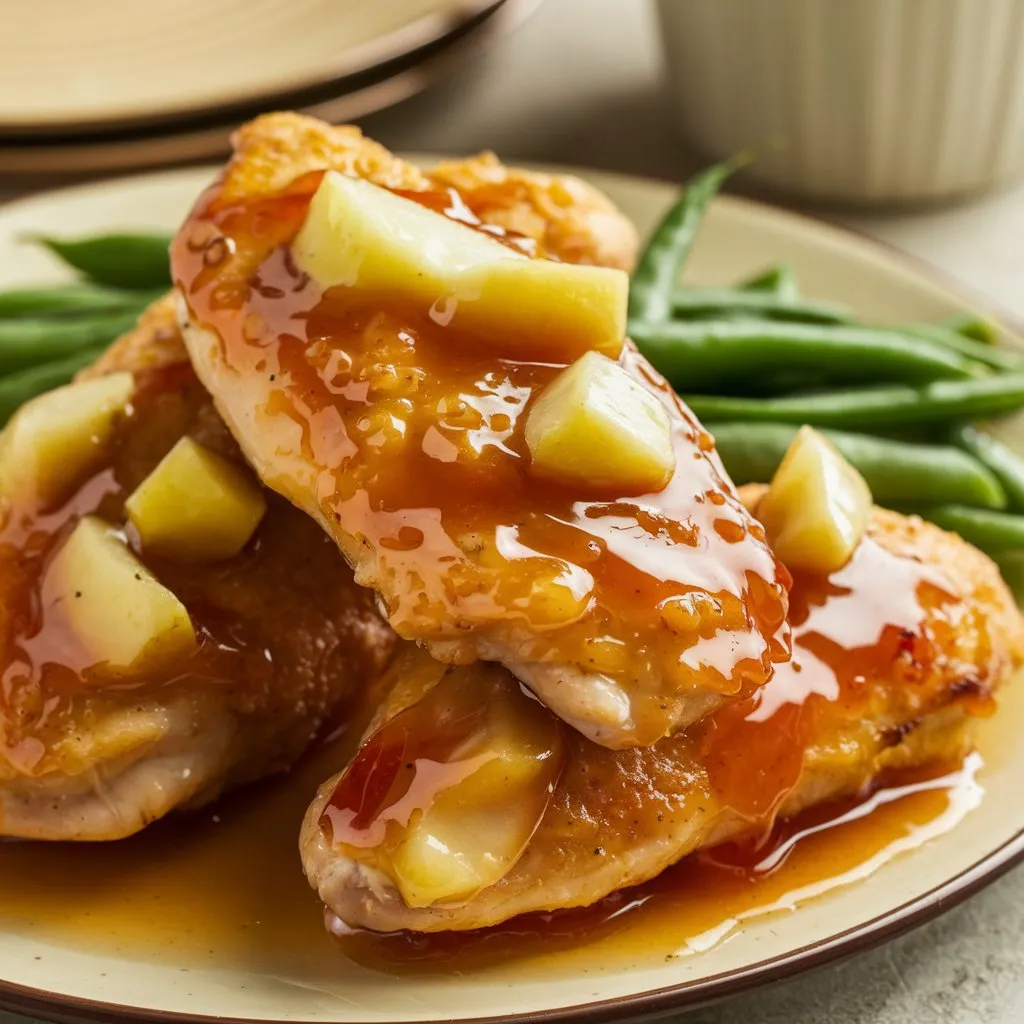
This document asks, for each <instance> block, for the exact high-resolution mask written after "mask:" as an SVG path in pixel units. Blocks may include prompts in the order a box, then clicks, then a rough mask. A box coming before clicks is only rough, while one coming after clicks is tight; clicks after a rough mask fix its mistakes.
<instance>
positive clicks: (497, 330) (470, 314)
mask: <svg viewBox="0 0 1024 1024" xmlns="http://www.w3.org/2000/svg"><path fill="white" fill-rule="evenodd" d="M292 255H293V258H294V260H295V263H296V265H297V266H298V267H299V268H300V269H301V270H303V271H305V272H306V273H308V274H309V275H310V277H312V278H313V279H314V280H315V281H317V282H318V283H319V284H320V285H321V287H323V288H333V287H338V286H343V287H347V288H358V289H360V290H362V291H365V292H368V293H382V294H385V295H400V296H406V297H408V298H410V299H413V300H416V301H419V302H421V303H422V306H423V309H424V311H427V310H431V312H432V315H433V316H434V318H435V320H437V321H438V322H442V323H444V324H449V323H450V324H451V325H452V326H453V327H455V328H459V329H465V330H467V331H472V332H475V333H477V334H479V336H480V338H481V340H482V341H484V342H493V343H494V344H495V345H497V346H499V347H502V348H505V349H507V350H509V351H516V352H522V351H526V350H529V351H532V352H534V353H543V354H551V353H562V354H565V355H566V358H567V359H569V358H572V357H574V356H575V355H578V354H579V353H581V352H585V351H588V350H591V349H594V350H596V351H599V352H604V353H606V354H608V355H610V356H613V357H614V356H617V355H618V354H619V352H620V351H621V349H622V343H623V339H624V335H625V330H626V303H627V298H628V290H629V280H628V278H627V276H626V274H625V273H624V272H623V271H621V270H614V269H610V268H607V267H589V266H577V265H573V264H569V263H558V262H556V261H554V260H545V259H536V260H535V259H530V258H528V257H527V256H525V255H523V254H522V253H519V252H516V251H514V250H512V249H510V248H509V247H508V246H506V245H503V244H502V243H501V242H499V241H497V240H496V239H495V238H494V237H493V236H491V235H489V234H487V233H486V232H483V231H478V230H475V229H474V228H472V227H470V226H468V225H466V224H460V223H458V222H457V221H454V220H452V219H450V218H449V217H446V216H444V215H443V214H440V213H435V212H434V211H433V210H430V209H428V208H427V207H425V206H422V205H420V204H419V203H416V202H414V201H413V200H411V199H407V198H405V197H403V196H399V195H396V194H394V193H393V192H389V191H388V190H387V189H384V188H380V187H378V186H376V185H373V184H371V183H370V182H368V181H363V180H361V179H357V178H349V177H346V176H345V175H343V174H339V173H338V172H337V171H328V172H327V173H326V174H325V175H324V177H323V181H322V182H321V184H320V187H319V188H318V190H317V192H316V195H314V197H313V200H312V202H311V203H310V207H309V212H308V214H307V216H306V221H305V223H304V224H303V226H302V228H301V229H300V231H299V233H298V235H297V236H296V238H295V241H294V242H293V244H292Z"/></svg>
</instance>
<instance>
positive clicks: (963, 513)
mask: <svg viewBox="0 0 1024 1024" xmlns="http://www.w3.org/2000/svg"><path fill="white" fill-rule="evenodd" d="M917 511H918V514H919V515H920V516H921V517H922V518H924V519H928V520H930V521H931V522H933V523H935V525H936V526H941V527H942V528H943V529H944V530H950V531H951V532H953V533H958V534H959V535H960V536H961V537H963V539H964V540H966V541H968V542H969V543H971V544H973V545H974V546H975V547H976V548H981V550H982V551H984V552H985V553H986V554H989V555H993V554H998V553H1000V552H1003V551H1012V550H1015V549H1019V548H1024V516H1018V515H1014V514H1012V513H1010V512H993V511H991V510H990V509H981V508H967V507H966V506H964V505H935V506H930V507H927V508H921V509H918V510H917Z"/></svg>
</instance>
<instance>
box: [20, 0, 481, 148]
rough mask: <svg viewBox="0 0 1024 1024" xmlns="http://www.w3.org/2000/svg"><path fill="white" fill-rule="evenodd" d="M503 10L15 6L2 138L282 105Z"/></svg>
mask: <svg viewBox="0 0 1024 1024" xmlns="http://www.w3.org/2000/svg"><path fill="white" fill-rule="evenodd" d="M496 2H497V0H288V2H286V3H282V2H281V0H172V2H166V0H149V2H142V3H140V2H139V0H91V2H89V3H67V2H66V0H4V13H3V26H4V31H3V32H0V131H5V132H34V131H36V132H37V131H63V132H71V131H75V132H79V131H96V130H109V129H111V128H119V127H124V126H126V125H129V124H151V123H153V122H157V121H166V120H168V119H170V118H174V117H181V116H183V115H196V114H208V113H210V112H212V111H215V110H218V109H224V108H226V107H231V106H238V105H246V106H255V105H257V104H258V103H259V102H260V100H261V98H264V97H267V98H269V97H275V96H279V95H281V94H284V93H288V92H293V91H296V90H300V89H308V88H310V87H313V86H317V85H320V84H322V83H325V82H330V81H336V80H339V79H342V78H344V77H346V76H349V75H353V74H357V73H360V72H364V71H367V70H370V69H372V68H374V67H377V66H378V65H380V64H383V63H385V62H386V61H390V60H395V59H397V58H400V57H402V56H404V55H406V54H409V53H411V52H413V51H414V50H416V49H419V48H420V47H423V46H426V45H429V44H430V43H432V42H435V41H437V40H438V39H441V38H443V37H444V36H445V35H447V34H448V33H450V32H452V31H454V30H455V29H457V28H458V27H459V26H460V25H463V24H465V22H466V21H468V20H469V19H470V18H472V17H474V16H476V15H478V14H480V13H481V12H483V11H485V10H487V9H488V8H489V7H493V6H494V4H495V3H496Z"/></svg>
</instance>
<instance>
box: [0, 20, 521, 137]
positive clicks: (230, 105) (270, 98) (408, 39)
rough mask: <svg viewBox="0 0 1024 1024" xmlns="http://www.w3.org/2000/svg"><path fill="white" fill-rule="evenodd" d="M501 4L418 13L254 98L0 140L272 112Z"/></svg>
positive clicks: (241, 92)
mask: <svg viewBox="0 0 1024 1024" xmlns="http://www.w3.org/2000/svg"><path fill="white" fill-rule="evenodd" d="M504 2H505V0H458V5H457V7H454V8H452V9H450V10H445V11H431V12H429V13H427V14H422V15H420V16H419V17H417V18H415V19H414V20H413V21H410V22H408V23H407V24H405V25H402V26H400V27H399V28H396V29H393V30H392V31H390V32H386V33H384V34H383V35H382V36H379V37H378V38H375V39H369V40H367V41H366V42H364V43H361V44H360V45H358V46H356V47H355V48H354V49H353V50H351V51H349V52H348V54H347V55H345V56H344V57H343V58H342V59H341V60H339V61H338V62H337V63H335V64H333V65H331V64H328V63H327V62H325V63H324V64H323V65H322V66H321V68H320V70H319V71H316V72H312V71H310V72H306V73H304V74H303V73H293V74H291V75H284V76H281V77H280V78H279V79H278V80H276V81H275V83H274V85H273V86H272V87H270V88H269V89H266V91H264V92H261V93H260V95H259V96H258V97H256V96H254V95H253V94H252V92H251V91H250V90H245V89H238V88H236V89H235V90H233V91H230V90H225V91H224V92H223V93H222V94H221V95H220V96H219V97H217V98H216V99H214V98H212V97H207V98H206V99H205V100H204V99H198V98H197V99H195V100H193V101H189V102H187V103H185V104H183V105H181V106H174V105H173V104H168V105H167V106H166V108H164V109H160V110H159V111H156V112H154V111H152V110H148V111H142V110H139V111H138V112H137V113H130V114H127V113H126V114H121V115H117V116H114V117H109V118H104V117H99V118H88V117H86V118H80V119H76V118H70V119H69V118H63V119H62V118H53V117H51V118H46V119H44V120H37V121H30V122H23V121H19V120H10V119H6V118H5V119H0V138H2V137H3V136H5V135H8V136H17V137H20V138H25V137H27V136H35V137H37V138H38V139H39V141H43V140H44V139H46V138H51V139H53V138H55V137H60V136H61V135H68V134H74V135H78V134H80V133H86V132H104V133H106V132H113V131H119V130H122V129H131V128H136V127H139V126H154V127H155V126H158V125H164V126H168V127H170V126H173V124H174V123H175V121H179V120H183V119H187V118H190V117H195V116H197V115H203V116H206V115H211V114H218V113H223V114H228V113H230V111H231V110H233V109H236V108H238V107H239V106H240V105H244V106H247V107H251V106H254V105H256V104H257V101H258V102H259V103H260V104H262V105H263V106H264V107H265V108H269V107H273V106H274V104H275V103H278V102H280V100H281V99H283V98H286V97H288V96H289V95H292V94H294V93H298V92H303V91H305V90H308V89H312V88H314V87H322V88H328V87H331V86H337V88H338V89H339V90H342V89H343V88H344V86H345V83H346V82H347V81H348V80H349V79H352V78H356V77H358V76H360V75H365V74H367V73H370V72H372V71H373V70H374V69H376V68H380V67H382V66H384V65H387V64H389V63H391V62H394V61H400V60H403V59H406V58H410V57H412V56H413V55H414V54H416V53H417V52H418V51H420V50H423V49H426V48H428V47H429V46H431V45H433V44H436V43H439V42H442V41H443V40H444V39H446V38H447V37H448V36H450V35H453V34H454V33H456V32H458V30H459V29H460V28H462V27H464V26H466V25H468V24H469V23H470V22H472V21H474V20H475V19H477V18H481V17H483V16H485V15H486V14H488V13H491V12H493V10H495V9H496V8H498V7H500V6H501V4H502V3H504Z"/></svg>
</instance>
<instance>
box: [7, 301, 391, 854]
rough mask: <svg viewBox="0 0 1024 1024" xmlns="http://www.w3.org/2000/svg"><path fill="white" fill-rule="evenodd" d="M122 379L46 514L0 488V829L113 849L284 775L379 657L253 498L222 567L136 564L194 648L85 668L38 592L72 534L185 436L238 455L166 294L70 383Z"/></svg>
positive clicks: (118, 608)
mask: <svg viewBox="0 0 1024 1024" xmlns="http://www.w3.org/2000/svg"><path fill="white" fill-rule="evenodd" d="M122 371H128V372H129V373H131V374H134V388H133V394H132V397H131V405H130V408H129V409H127V410H126V411H125V414H124V416H123V419H122V420H121V422H120V423H119V424H118V425H117V427H116V431H115V436H114V438H113V440H112V442H111V444H110V446H109V449H108V450H107V451H106V452H105V454H104V455H103V457H102V459H101V460H100V461H99V462H94V463H93V464H92V465H91V467H90V469H89V472H88V474H87V476H86V477H85V478H84V479H81V480H78V481H74V482H73V486H71V487H70V488H69V489H68V490H66V491H65V493H64V494H63V495H62V497H61V499H60V501H59V502H57V503H51V504H50V505H49V506H46V507H40V506H39V504H38V502H36V501H34V500H32V499H29V497H28V496H27V495H26V494H24V493H22V491H21V489H20V488H19V487H16V486H11V487H9V488H7V489H6V490H5V493H4V498H3V505H4V512H3V520H2V529H0V660H2V665H3V687H2V691H0V835H6V836H25V837H31V838H41V839H85V840H98V839H115V838H119V837H121V836H125V835H128V834H130V833H132V832H135V831H137V830H138V829H140V828H142V827H143V826H145V825H146V824H148V823H149V822H150V821H153V820H154V819H156V818H159V817H161V816H162V815H164V814H166V813H167V812H168V811H170V810H173V809H175V808H179V807H191V806H195V805H198V804H200V803H203V802H205V801H208V800H210V799H212V798H213V797H215V796H216V795H217V794H218V793H219V792H221V791H222V790H223V789H225V788H227V787H229V786H233V785H237V784H239V783H242V782H245V781H248V780H250V779H255V778H258V777H260V776H263V775H266V774H268V773H271V772H276V771H281V770H283V769H286V768H288V767H289V766H290V765H291V764H292V763H293V762H294V760H295V759H296V758H297V757H298V756H299V755H300V754H301V753H302V752H303V751H304V750H306V748H307V747H308V746H309V745H310V743H311V741H312V740H313V739H314V737H315V736H316V734H317V732H318V731H319V730H320V729H321V727H322V726H323V725H324V724H325V723H330V722H333V721H334V720H335V718H336V717H337V716H338V714H339V713H340V711H341V709H342V707H343V705H344V703H345V701H346V700H347V699H349V698H350V697H351V695H352V693H353V691H354V690H355V688H356V687H358V686H359V685H360V684H361V683H362V682H363V681H364V680H365V679H366V678H367V677H370V676H374V675H376V674H377V673H378V672H379V671H380V670H381V669H382V667H383V665H384V664H385V662H386V659H387V657H388V656H389V654H390V651H391V648H392V644H393V635H392V634H391V631H390V630H389V629H388V628H387V627H386V626H385V625H384V623H382V622H381V620H380V618H379V616H378V615H377V614H376V611H375V609H374V608H373V607H372V602H371V601H370V600H368V597H367V593H366V591H365V590H363V589H362V588H360V587H357V586H355V584H354V583H353V581H352V575H351V572H350V571H349V570H348V568H347V566H345V564H344V562H343V561H342V559H341V557H340V556H339V555H338V553H337V550H336V548H335V547H334V545H333V544H331V543H330V541H329V540H327V538H325V537H324V535H323V533H322V531H321V530H319V528H318V527H317V526H316V525H315V524H314V523H312V522H311V521H310V520H309V519H308V518H307V517H306V516H304V515H303V514H302V513H300V512H298V511H297V510H296V509H294V508H292V507H291V506H290V505H288V504H287V503H286V502H285V501H283V500H282V499H280V498H278V497H277V496H276V495H268V503H267V511H266V514H265V515H264V517H263V519H262V521H261V523H260V525H259V526H258V528H257V530H256V533H255V535H254V536H253V538H252V540H251V541H250V542H249V543H248V544H247V545H246V547H245V549H244V550H243V551H242V552H241V553H240V554H238V555H237V556H235V557H233V558H227V559H222V560H217V561H214V562H211V563H208V564H188V563H184V562H181V561H178V560H177V559H175V558H172V557H166V556H165V557H156V556H150V555H148V554H146V553H143V555H142V558H143V561H144V562H145V565H146V566H147V567H148V568H149V569H150V570H152V571H153V573H154V574H155V575H156V577H157V578H158V579H159V581H160V583H162V584H163V585H164V586H165V587H167V588H168V589H169V590H170V591H171V592H172V593H173V594H174V595H176V596H177V598H179V599H180V601H181V602H182V603H183V604H184V606H185V608H186V609H187V611H188V614H189V616H190V617H191V619H192V622H193V626H194V628H195V631H196V635H197V645H196V647H195V648H194V649H193V650H191V651H190V652H188V653H182V654H180V656H175V657H169V658H168V659H166V660H164V661H162V662H161V663H160V664H159V666H155V667H153V668H152V669H147V670H145V671H143V672H141V673H137V672H129V673H127V674H124V673H111V672H109V671H108V670H107V667H105V666H104V665H103V664H94V663H93V661H94V658H93V656H91V655H90V653H89V652H88V651H87V650H85V649H83V647H82V643H81V642H80V640H81V638H79V637H76V636H74V635H72V630H71V627H70V626H69V619H68V616H67V615H66V614H65V610H64V608H63V607H62V601H61V599H60V595H59V593H55V591H54V587H53V584H52V577H53V575H54V569H53V566H54V563H55V561H56V558H57V555H58V553H59V552H60V551H61V549H62V548H63V547H65V546H66V545H67V542H68V537H69V534H70V533H71V532H72V531H73V529H74V527H75V524H76V523H77V522H78V521H79V520H80V519H81V517H83V516H86V515H89V514H97V515H99V516H102V517H103V519H104V520H105V521H108V522H109V523H111V524H112V525H114V526H115V527H116V526H120V525H121V524H122V523H123V522H124V501H125V498H126V496H127V495H128V494H130V493H131V491H132V490H133V489H134V488H135V487H136V486H137V485H138V484H139V483H140V482H141V481H142V480H143V479H144V478H145V477H146V476H147V474H149V472H150V471H151V470H152V469H153V468H154V467H155V466H156V465H157V463H158V462H159V461H160V460H161V458H162V457H163V456H164V455H165V454H166V453H167V452H168V451H169V450H170V448H171V447H172V446H173V445H174V444H175V442H177V441H178V440H179V439H180V438H182V437H184V436H188V437H190V438H193V439H194V440H196V441H198V442H200V443H201V444H202V445H204V446H205V447H206V448H208V449H209V450H211V451H213V452H216V453H219V454H221V455H224V456H226V457H227V458H228V459H230V460H233V461H238V460H240V456H239V453H238V450H237V446H236V445H235V444H234V441H233V440H232V438H231V435H230V434H229V433H228V431H227V430H226V428H225V427H224V425H223V423H222V422H221V421H220V419H219V418H218V417H217V414H216V413H215V412H214V410H213V406H212V403H211V402H210V399H209V396H208V395H207V394H206V392H205V391H204V390H203V389H202V387H201V385H200V384H199V382H198V381H197V380H196V378H195V375H194V374H193V372H192V368H191V366H190V365H189V364H188V361H187V358H186V356H185V350H184V347H183V346H182V343H181V337H180V334H179V332H178V330H177V325H176V322H175V317H174V311H173V305H172V303H171V302H170V301H169V300H164V301H162V302H159V303H156V304H155V305H154V306H153V307H152V308H151V309H150V310H149V311H148V312H147V313H146V314H145V315H144V316H143V318H142V320H141V322H140V324H139V326H138V328H137V329H136V330H135V331H133V332H132V333H130V334H129V335H127V336H125V337H124V338H123V339H121V340H120V341H119V342H118V343H116V344H115V345H114V346H113V347H112V348H111V349H110V350H109V351H108V352H107V353H106V354H105V355H104V356H103V357H102V358H101V359H100V360H99V362H98V364H97V366H95V367H93V368H91V369H90V370H89V371H86V373H85V374H83V378H86V379H88V378H95V377H98V376H100V375H103V374H114V373H118V372H122ZM107 379H111V378H107ZM9 457H10V454H9V452H8V453H6V454H5V455H3V456H0V461H2V460H3V459H4V458H9ZM68 472H71V470H70V468H69V469H68ZM128 535H129V538H130V539H132V540H133V542H134V543H135V544H136V546H137V544H138V537H137V536H135V537H132V535H131V531H128ZM332 566H333V571H332V568H331V567H332ZM92 582H93V581H92V579H90V578H89V577H88V576H87V577H86V582H85V583H84V584H82V590H80V591H78V592H77V594H76V596H77V597H78V598H79V599H80V600H81V601H82V602H88V601H90V599H93V598H92V593H91V590H90V587H91V586H92ZM94 600H95V599H94ZM130 603H131V602H130V599H129V598H128V595H125V600H124V601H123V602H121V603H112V604H110V606H109V607H108V608H107V609H106V612H107V614H109V616H111V621H112V623H113V628H114V630H115V631H117V630H121V631H123V630H124V629H125V624H126V623H127V621H128V619H130V618H131V617H132V614H133V609H132V608H131V607H129V605H130ZM93 610H94V611H95V608H94V609H93Z"/></svg>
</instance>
